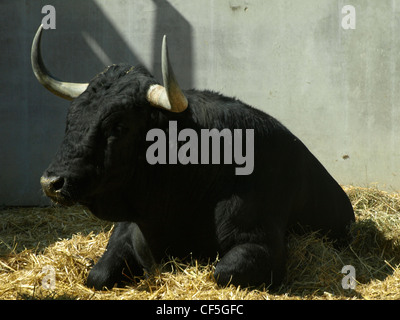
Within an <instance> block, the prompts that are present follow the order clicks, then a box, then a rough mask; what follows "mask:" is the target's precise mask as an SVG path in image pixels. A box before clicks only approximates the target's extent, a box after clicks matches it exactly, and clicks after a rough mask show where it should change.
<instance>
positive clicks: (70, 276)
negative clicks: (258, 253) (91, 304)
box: [0, 187, 400, 300]
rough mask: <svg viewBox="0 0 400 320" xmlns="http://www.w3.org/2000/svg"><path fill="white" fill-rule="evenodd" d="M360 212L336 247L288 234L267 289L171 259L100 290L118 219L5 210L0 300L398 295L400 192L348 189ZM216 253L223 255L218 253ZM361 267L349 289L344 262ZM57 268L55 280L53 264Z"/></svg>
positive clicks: (65, 211) (79, 212) (0, 219)
mask: <svg viewBox="0 0 400 320" xmlns="http://www.w3.org/2000/svg"><path fill="white" fill-rule="evenodd" d="M344 189H345V191H346V192H347V194H348V195H349V197H350V199H351V201H352V204H353V207H354V210H355V213H356V223H355V224H354V225H353V226H352V230H351V232H352V234H353V236H354V240H353V241H352V243H351V244H350V246H348V247H346V248H343V249H340V250H339V249H336V248H335V247H334V245H333V244H332V243H330V242H329V241H328V240H327V239H321V238H318V237H317V236H315V235H314V234H308V235H305V236H299V235H294V234H290V235H289V239H288V251H289V258H288V263H287V277H286V280H285V282H284V283H283V285H282V286H281V287H280V288H278V289H277V290H275V291H270V290H269V289H268V288H265V287H259V288H252V289H248V288H240V287H234V286H227V287H226V288H220V287H218V286H217V285H216V284H215V282H214V280H213V276H212V275H213V270H214V268H215V265H216V263H217V261H218V260H215V261H209V262H208V263H207V262H204V261H203V262H200V261H196V260H193V259H192V260H190V259H189V262H187V261H185V262H182V261H179V260H177V259H174V258H173V257H171V259H170V261H167V262H165V263H164V264H163V265H160V267H159V268H158V269H157V270H155V272H154V273H152V274H147V275H144V276H143V277H139V278H133V277H132V276H131V275H129V274H126V276H127V284H126V286H125V287H124V288H114V289H112V290H109V291H94V290H91V289H89V288H87V287H86V286H85V279H86V277H87V275H88V273H89V271H90V269H91V267H92V266H93V265H94V263H95V262H96V261H97V260H98V259H99V257H100V256H101V255H102V253H103V252H104V250H105V246H106V244H107V241H108V238H109V236H110V234H111V232H112V228H113V225H112V224H110V223H107V222H104V221H101V220H98V219H97V218H95V217H94V216H93V215H92V214H90V213H89V212H87V211H85V209H84V208H82V207H78V206H77V207H72V208H57V207H55V208H3V209H2V210H0V299H12V300H14V299H40V300H42V299H81V300H86V299H121V300H122V299H156V300H159V299H227V300H230V299H251V300H257V299H262V300H264V299H400V214H399V212H400V194H397V193H387V192H384V191H381V190H378V189H376V188H359V187H344ZM217 259H218V258H217ZM345 265H351V266H353V267H354V270H355V272H356V287H355V289H343V287H342V279H343V277H344V276H345V274H342V273H341V270H342V267H343V266H345ZM48 267H50V268H51V270H52V272H53V273H52V275H54V277H53V279H54V280H55V281H54V282H52V283H53V286H50V288H49V285H47V286H46V284H51V282H48V281H46V279H49V278H48V276H49V273H48V271H47V270H48V269H46V268H48Z"/></svg>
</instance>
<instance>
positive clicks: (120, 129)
mask: <svg viewBox="0 0 400 320" xmlns="http://www.w3.org/2000/svg"><path fill="white" fill-rule="evenodd" d="M125 132H126V128H125V127H124V126H123V125H120V124H118V125H116V126H114V127H113V128H112V130H111V135H112V136H114V137H117V138H118V137H121V136H122V135H123V134H124V133H125Z"/></svg>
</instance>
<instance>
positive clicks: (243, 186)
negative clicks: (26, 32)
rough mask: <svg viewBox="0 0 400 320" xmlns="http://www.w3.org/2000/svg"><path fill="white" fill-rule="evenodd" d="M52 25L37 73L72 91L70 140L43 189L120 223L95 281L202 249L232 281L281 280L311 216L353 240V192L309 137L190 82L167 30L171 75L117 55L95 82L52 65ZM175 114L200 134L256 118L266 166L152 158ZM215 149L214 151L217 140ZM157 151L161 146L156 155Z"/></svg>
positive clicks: (339, 237) (111, 280)
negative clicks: (241, 170)
mask: <svg viewBox="0 0 400 320" xmlns="http://www.w3.org/2000/svg"><path fill="white" fill-rule="evenodd" d="M41 34H42V28H41V27H40V28H39V30H38V31H37V33H36V36H35V38H34V40H33V44H32V52H31V58H32V67H33V70H34V73H35V75H36V77H37V79H38V80H39V81H40V82H41V83H42V84H43V85H44V86H45V87H46V88H47V89H49V90H50V91H52V92H53V93H55V94H56V95H59V96H60V97H62V98H65V99H68V100H72V103H71V105H70V107H69V111H68V116H67V124H66V131H65V136H64V139H63V141H62V143H61V146H60V148H59V150H58V152H57V153H56V155H55V158H54V160H53V162H52V163H51V164H50V166H49V167H48V168H47V170H46V171H45V172H44V174H43V176H42V178H41V184H42V187H43V190H44V192H45V194H46V195H47V196H48V197H50V198H51V199H52V201H54V202H55V203H58V204H62V205H67V206H69V205H73V204H77V203H79V204H82V205H85V206H87V207H88V208H89V209H90V211H91V212H92V213H93V214H95V215H96V216H98V217H99V218H102V219H106V220H110V221H114V222H117V224H116V226H115V229H114V231H113V234H112V236H111V238H110V240H109V243H108V246H107V250H106V251H105V253H104V255H103V256H102V257H101V259H100V260H99V261H98V263H97V264H96V265H95V266H94V267H93V269H92V270H91V272H90V274H89V277H88V279H87V285H88V286H89V287H94V288H96V289H102V288H104V287H108V288H111V287H113V286H114V284H116V283H121V282H122V281H123V280H124V276H123V273H124V272H125V273H127V274H133V275H135V276H140V275H143V270H151V268H152V266H154V265H155V264H157V263H160V262H161V261H162V260H163V259H164V258H166V257H167V256H174V257H181V258H183V257H187V256H189V255H190V254H192V256H193V257H194V258H205V259H207V258H211V259H215V257H216V256H217V255H218V256H219V257H220V260H219V261H218V263H217V265H216V268H215V279H216V281H217V282H218V284H220V285H226V284H228V283H233V284H235V285H241V286H257V285H261V284H263V283H264V284H266V285H279V284H280V283H281V282H282V280H283V277H284V275H285V269H286V267H285V262H286V241H285V236H286V234H287V231H288V230H289V229H290V228H294V227H296V226H298V225H302V226H307V227H308V228H309V229H311V230H319V231H321V233H324V234H328V236H329V237H330V238H331V239H333V240H336V241H338V242H340V243H346V241H348V227H349V225H350V224H351V222H352V221H354V213H353V209H352V206H351V204H350V201H349V199H348V198H347V196H346V194H345V193H344V192H343V190H342V188H341V187H340V186H339V185H338V184H337V183H336V181H335V180H334V179H333V178H332V177H331V176H330V174H329V173H328V172H327V171H326V170H325V168H324V167H323V166H322V165H321V163H320V162H319V161H318V160H317V159H316V158H315V157H314V156H313V155H312V154H311V152H310V151H309V150H308V149H307V148H306V147H305V146H304V144H303V143H302V142H301V141H300V140H299V139H298V138H297V137H295V136H294V135H293V134H292V133H291V132H290V131H289V130H288V129H287V128H285V127H284V126H283V125H282V124H281V123H280V122H278V121H277V120H276V119H274V118H273V117H271V116H269V115H268V114H265V113H264V112H261V111H259V110H257V109H254V108H252V107H250V106H248V105H246V104H244V103H242V102H240V101H238V100H236V99H232V98H227V97H224V96H222V95H220V94H218V93H214V92H211V91H196V90H187V91H186V90H185V91H182V90H181V89H180V88H179V86H178V83H177V81H176V79H175V76H174V73H173V71H172V68H171V65H170V62H169V58H168V52H167V46H166V41H165V38H164V42H163V46H162V71H163V80H164V83H163V85H160V84H159V83H158V82H157V80H155V79H154V78H153V77H152V76H151V75H150V74H149V73H148V72H147V71H146V70H145V69H144V68H143V67H140V66H138V67H132V66H130V65H113V66H110V67H108V68H107V69H106V70H105V71H103V72H102V73H100V74H98V75H97V76H95V77H94V78H93V79H92V80H91V81H90V83H81V84H77V83H67V82H61V81H58V80H56V79H54V78H53V77H52V76H51V75H50V74H49V73H48V71H47V70H46V68H45V66H44V64H43V61H42V58H41V53H40V39H41ZM171 123H173V124H174V125H175V126H176V128H177V131H178V132H181V131H182V130H184V129H191V132H196V133H197V134H198V137H200V136H201V132H202V130H204V129H208V130H210V129H217V130H218V131H219V132H221V131H222V130H223V129H229V130H230V132H234V130H237V129H242V131H243V132H245V130H248V129H252V130H251V132H253V136H254V137H253V140H254V141H249V140H248V141H246V139H245V138H244V137H242V138H243V139H242V144H241V147H242V148H241V150H242V151H244V150H247V149H246V147H248V146H246V144H248V143H252V144H253V151H254V155H253V157H254V158H253V159H252V160H253V161H254V167H253V168H251V169H252V170H250V171H251V172H248V174H237V172H236V169H237V164H235V163H234V162H233V161H232V162H230V163H224V162H221V163H220V164H213V163H212V161H210V162H209V164H207V163H203V162H200V161H199V162H198V163H197V164H192V163H181V162H179V161H177V162H176V163H175V164H169V163H166V164H161V163H158V162H157V161H153V162H152V163H149V161H148V157H146V153H148V152H149V150H151V148H153V149H154V143H155V142H156V141H157V139H153V140H151V139H150V140H149V139H148V137H147V134H148V133H149V132H150V131H151V130H153V129H160V130H162V131H163V132H165V134H166V135H167V134H169V132H168V131H169V129H170V126H171ZM182 140H184V139H182ZM221 140H223V139H221ZM235 143H236V142H235ZM177 144H178V145H179V146H177V147H180V146H182V145H184V144H185V141H180V140H179V139H178V140H177ZM149 148H150V149H149ZM223 148H224V145H223V143H222V141H221V145H220V150H221V151H223ZM189 149H190V148H188V153H190V152H192V151H193V150H189ZM168 151H170V148H167V151H166V152H168ZM201 151H202V150H199V153H200V152H201ZM203 151H204V150H203ZM208 151H209V153H210V158H211V157H212V154H211V153H212V152H213V151H215V148H214V149H213V148H211V146H210V147H209V150H208ZM193 152H194V151H193ZM222 153H223V152H222ZM157 156H158V155H157V151H154V153H153V160H154V158H157ZM189 156H192V155H189ZM198 157H199V158H200V157H201V155H198ZM124 270H125V271H124Z"/></svg>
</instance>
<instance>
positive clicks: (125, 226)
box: [86, 222, 153, 290]
mask: <svg viewBox="0 0 400 320" xmlns="http://www.w3.org/2000/svg"><path fill="white" fill-rule="evenodd" d="M152 264H153V258H152V255H151V252H150V250H149V248H148V247H147V244H146V240H145V239H144V237H143V234H142V232H141V231H140V229H139V227H138V226H137V225H136V224H135V223H131V222H119V223H117V224H116V226H115V229H114V231H113V233H112V235H111V237H110V240H109V242H108V245H107V249H106V251H105V252H104V254H103V256H102V257H101V258H100V260H99V261H98V262H97V264H96V265H95V266H94V267H93V269H92V270H91V271H90V273H89V276H88V279H87V283H86V284H87V286H88V287H90V288H92V287H94V288H95V289H96V290H101V289H103V288H104V287H105V288H108V289H111V288H112V287H113V286H114V285H115V284H116V283H117V284H121V283H122V282H123V281H124V280H125V281H127V280H128V279H129V277H132V276H140V275H143V269H147V268H151V266H152Z"/></svg>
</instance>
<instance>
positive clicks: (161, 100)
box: [147, 36, 188, 113]
mask: <svg viewBox="0 0 400 320" xmlns="http://www.w3.org/2000/svg"><path fill="white" fill-rule="evenodd" d="M161 68H162V75H163V82H164V87H163V86H160V85H152V86H151V87H150V88H149V90H148V92H147V100H148V101H149V102H150V103H151V104H152V105H154V106H156V107H159V108H163V109H167V110H168V111H171V112H176V113H179V112H183V111H185V110H186V109H187V107H188V100H187V99H186V97H185V95H184V94H183V92H182V90H181V89H180V87H179V84H178V81H176V78H175V75H174V71H173V70H172V66H171V63H170V61H169V56H168V47H167V37H166V36H164V38H163V43H162V52H161Z"/></svg>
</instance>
